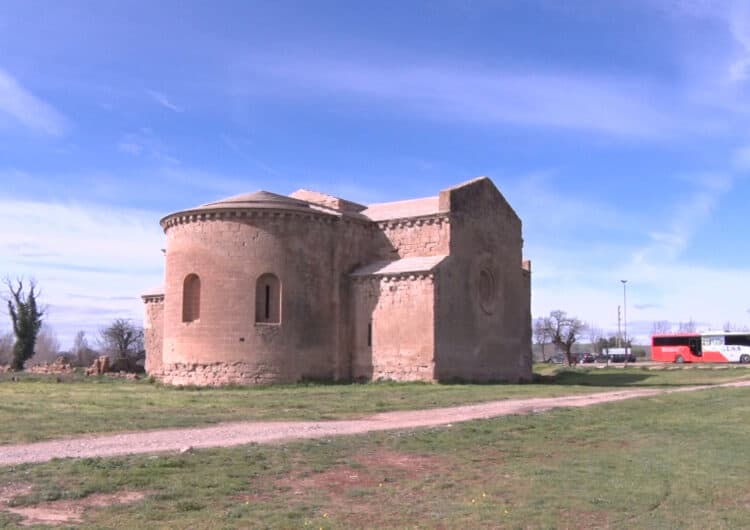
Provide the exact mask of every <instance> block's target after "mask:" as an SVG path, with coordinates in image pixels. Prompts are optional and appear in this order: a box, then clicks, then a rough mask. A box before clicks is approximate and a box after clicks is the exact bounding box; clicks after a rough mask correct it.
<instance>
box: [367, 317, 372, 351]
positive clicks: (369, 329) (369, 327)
mask: <svg viewBox="0 0 750 530" xmlns="http://www.w3.org/2000/svg"><path fill="white" fill-rule="evenodd" d="M367 345H368V346H372V320H371V321H370V322H368V323H367Z"/></svg>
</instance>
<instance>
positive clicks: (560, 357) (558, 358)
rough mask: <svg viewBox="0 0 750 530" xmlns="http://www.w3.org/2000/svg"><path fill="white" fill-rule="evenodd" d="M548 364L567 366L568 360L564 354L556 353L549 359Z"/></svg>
mask: <svg viewBox="0 0 750 530" xmlns="http://www.w3.org/2000/svg"><path fill="white" fill-rule="evenodd" d="M547 362H548V363H549V364H565V363H566V362H567V359H566V358H565V354H564V353H556V354H554V355H553V356H552V357H550V358H549V359H547Z"/></svg>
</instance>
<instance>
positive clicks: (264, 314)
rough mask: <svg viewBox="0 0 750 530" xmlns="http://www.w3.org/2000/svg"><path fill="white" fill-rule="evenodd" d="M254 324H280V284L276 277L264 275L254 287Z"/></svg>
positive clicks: (269, 274)
mask: <svg viewBox="0 0 750 530" xmlns="http://www.w3.org/2000/svg"><path fill="white" fill-rule="evenodd" d="M255 322H262V323H270V324H278V323H279V322H281V283H280V282H279V279H278V278H277V277H276V275H274V274H271V273H268V272H267V273H266V274H263V275H261V276H260V278H258V283H257V284H256V285H255Z"/></svg>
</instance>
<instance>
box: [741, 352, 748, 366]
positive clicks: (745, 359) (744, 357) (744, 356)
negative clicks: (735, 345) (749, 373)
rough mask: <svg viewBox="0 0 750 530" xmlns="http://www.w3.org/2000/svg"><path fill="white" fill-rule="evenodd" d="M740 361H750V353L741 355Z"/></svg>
mask: <svg viewBox="0 0 750 530" xmlns="http://www.w3.org/2000/svg"><path fill="white" fill-rule="evenodd" d="M740 362H741V363H742V364H747V363H750V355H748V354H744V355H740Z"/></svg>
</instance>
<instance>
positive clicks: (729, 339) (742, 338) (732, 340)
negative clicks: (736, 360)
mask: <svg viewBox="0 0 750 530" xmlns="http://www.w3.org/2000/svg"><path fill="white" fill-rule="evenodd" d="M726 344H727V346H750V335H726Z"/></svg>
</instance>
